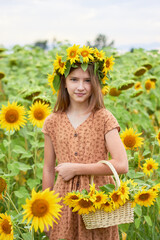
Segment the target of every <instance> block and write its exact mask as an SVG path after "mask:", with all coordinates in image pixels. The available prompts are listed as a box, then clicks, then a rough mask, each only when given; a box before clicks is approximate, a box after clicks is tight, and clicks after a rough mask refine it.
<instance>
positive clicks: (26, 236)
mask: <svg viewBox="0 0 160 240" xmlns="http://www.w3.org/2000/svg"><path fill="white" fill-rule="evenodd" d="M22 237H23V240H31V239H32V233H31V232H28V233H23V234H22Z"/></svg>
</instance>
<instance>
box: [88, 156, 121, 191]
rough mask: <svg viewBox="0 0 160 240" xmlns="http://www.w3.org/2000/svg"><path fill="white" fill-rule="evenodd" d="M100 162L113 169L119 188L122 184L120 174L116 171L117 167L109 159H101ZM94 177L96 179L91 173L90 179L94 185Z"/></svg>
mask: <svg viewBox="0 0 160 240" xmlns="http://www.w3.org/2000/svg"><path fill="white" fill-rule="evenodd" d="M99 163H104V164H106V165H107V166H108V167H109V168H110V169H111V171H112V173H113V175H114V177H115V179H116V184H117V188H119V187H120V185H121V183H120V179H119V176H118V174H117V172H116V169H115V168H114V167H113V165H112V164H111V163H110V162H109V161H105V160H101V161H99ZM93 179H94V176H93V175H91V179H90V183H91V185H93Z"/></svg>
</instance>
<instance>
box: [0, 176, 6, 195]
mask: <svg viewBox="0 0 160 240" xmlns="http://www.w3.org/2000/svg"><path fill="white" fill-rule="evenodd" d="M6 185H7V184H6V181H5V180H4V179H3V178H1V177H0V194H1V193H2V192H3V191H4V190H5V189H6Z"/></svg>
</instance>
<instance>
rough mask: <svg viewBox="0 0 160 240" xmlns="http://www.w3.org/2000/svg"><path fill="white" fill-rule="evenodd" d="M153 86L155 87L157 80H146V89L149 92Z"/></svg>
mask: <svg viewBox="0 0 160 240" xmlns="http://www.w3.org/2000/svg"><path fill="white" fill-rule="evenodd" d="M151 88H153V89H154V88H155V82H152V81H151V80H150V79H148V80H146V81H145V89H146V90H147V92H149V91H150V90H151Z"/></svg>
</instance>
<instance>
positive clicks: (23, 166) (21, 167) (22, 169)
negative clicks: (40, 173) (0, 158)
mask: <svg viewBox="0 0 160 240" xmlns="http://www.w3.org/2000/svg"><path fill="white" fill-rule="evenodd" d="M18 164H19V170H21V171H24V172H25V171H27V170H29V169H31V166H29V165H27V164H25V163H21V162H19V163H18Z"/></svg>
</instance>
